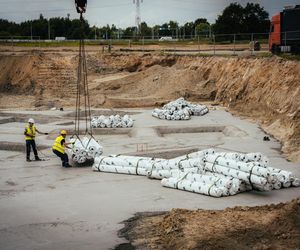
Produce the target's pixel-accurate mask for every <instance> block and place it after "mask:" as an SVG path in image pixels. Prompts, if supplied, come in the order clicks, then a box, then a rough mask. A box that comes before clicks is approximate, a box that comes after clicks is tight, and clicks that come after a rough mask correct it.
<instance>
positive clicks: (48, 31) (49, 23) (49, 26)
mask: <svg viewBox="0 0 300 250" xmlns="http://www.w3.org/2000/svg"><path fill="white" fill-rule="evenodd" d="M48 39H49V40H50V19H48Z"/></svg>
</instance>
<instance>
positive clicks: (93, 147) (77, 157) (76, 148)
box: [69, 137, 103, 164]
mask: <svg viewBox="0 0 300 250" xmlns="http://www.w3.org/2000/svg"><path fill="white" fill-rule="evenodd" d="M73 142H74V144H73V146H72V149H70V150H69V152H70V154H71V156H72V160H73V162H76V163H79V164H83V163H85V162H87V161H92V160H94V159H95V158H96V157H99V156H100V155H102V153H103V148H102V146H101V145H100V144H99V143H98V142H97V141H96V140H95V139H94V138H93V137H83V138H82V139H79V138H76V139H74V140H73Z"/></svg>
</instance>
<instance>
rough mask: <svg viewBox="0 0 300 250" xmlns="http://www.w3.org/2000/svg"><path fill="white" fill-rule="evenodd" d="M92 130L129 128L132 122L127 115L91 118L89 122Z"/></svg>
mask: <svg viewBox="0 0 300 250" xmlns="http://www.w3.org/2000/svg"><path fill="white" fill-rule="evenodd" d="M91 124H92V127H93V128H131V127H133V120H132V118H131V117H130V116H129V115H124V116H120V115H111V116H104V115H101V116H99V117H97V116H93V117H92V120H91Z"/></svg>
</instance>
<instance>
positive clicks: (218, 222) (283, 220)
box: [120, 198, 300, 249]
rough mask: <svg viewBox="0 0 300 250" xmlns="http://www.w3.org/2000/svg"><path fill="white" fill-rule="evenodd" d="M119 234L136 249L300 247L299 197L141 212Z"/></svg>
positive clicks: (127, 222)
mask: <svg viewBox="0 0 300 250" xmlns="http://www.w3.org/2000/svg"><path fill="white" fill-rule="evenodd" d="M124 223H125V228H123V229H122V230H121V231H120V235H121V236H123V237H125V238H127V239H128V240H129V241H130V243H131V245H132V246H133V247H136V248H137V249H299V246H300V198H299V199H297V200H293V201H292V202H290V203H287V204H278V205H269V206H262V207H251V208H250V207H235V208H228V209H225V210H222V211H212V210H196V211H191V210H184V209H173V210H171V211H170V212H166V213H163V214H156V215H155V214H147V213H139V214H137V215H136V216H135V217H134V218H131V219H129V220H127V221H126V222H124Z"/></svg>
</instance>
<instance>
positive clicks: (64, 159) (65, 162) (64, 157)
mask: <svg viewBox="0 0 300 250" xmlns="http://www.w3.org/2000/svg"><path fill="white" fill-rule="evenodd" d="M52 151H53V153H54V154H56V155H57V156H58V157H59V158H60V159H61V161H62V166H63V167H66V166H68V165H69V158H68V155H67V154H66V153H64V154H63V153H61V152H59V151H57V150H55V149H53V150H52Z"/></svg>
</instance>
